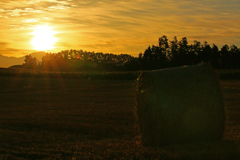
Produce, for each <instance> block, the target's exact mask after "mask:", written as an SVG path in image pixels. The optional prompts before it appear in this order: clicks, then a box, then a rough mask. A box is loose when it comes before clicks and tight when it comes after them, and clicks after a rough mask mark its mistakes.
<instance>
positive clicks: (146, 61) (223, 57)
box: [23, 36, 240, 71]
mask: <svg viewBox="0 0 240 160" xmlns="http://www.w3.org/2000/svg"><path fill="white" fill-rule="evenodd" d="M201 62H205V63H209V64H211V65H212V66H213V67H214V68H218V69H233V68H238V69H239V68H240V48H238V47H237V46H235V45H232V46H228V45H224V46H223V47H222V48H221V49H219V48H218V47H217V46H216V45H215V44H213V45H212V46H210V45H209V44H208V43H207V42H204V43H203V44H201V43H200V42H199V41H194V44H188V41H187V38H186V37H183V38H182V39H181V40H180V41H178V40H177V37H174V38H173V40H172V41H169V40H168V38H167V37H166V36H162V37H160V38H159V41H158V45H157V46H155V45H152V46H149V47H148V48H147V49H146V50H145V51H144V53H140V54H139V57H133V56H131V55H128V54H121V55H115V54H109V53H105V54H104V53H94V52H87V51H83V50H64V51H61V52H58V53H46V54H45V55H44V56H43V58H42V62H39V61H38V60H37V59H36V58H34V57H32V56H31V55H27V56H26V57H25V63H24V65H23V67H24V68H29V69H41V70H49V71H136V70H152V69H160V68H167V67H176V66H183V65H194V64H199V63H201Z"/></svg>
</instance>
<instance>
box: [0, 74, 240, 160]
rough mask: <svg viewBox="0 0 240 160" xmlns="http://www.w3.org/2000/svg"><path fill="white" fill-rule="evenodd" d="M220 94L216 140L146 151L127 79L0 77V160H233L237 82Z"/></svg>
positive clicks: (239, 114)
mask: <svg viewBox="0 0 240 160" xmlns="http://www.w3.org/2000/svg"><path fill="white" fill-rule="evenodd" d="M221 86H222V91H223V97H224V102H225V110H226V125H225V128H226V129H225V133H224V137H223V140H221V141H218V142H211V143H197V144H182V145H171V146H165V147H157V148H151V147H144V146H142V144H141V134H140V132H139V127H138V120H137V115H136V101H135V98H136V97H135V96H136V80H134V79H129V80H124V78H122V80H116V79H115V80H113V79H112V80H111V79H92V78H83V79H79V78H76V77H70V78H66V77H65V78H60V77H50V78H49V77H46V76H39V77H37V76H30V77H28V76H17V75H15V76H12V75H11V76H6V75H4V76H0V159H3V160H8V159H9V160H10V159H16V160H20V159H54V160H55V159H69V160H70V159H71V160H75V159H163V160H164V159H179V160H180V159H216V160H217V159H239V158H240V144H239V142H240V98H239V97H240V80H222V81H221Z"/></svg>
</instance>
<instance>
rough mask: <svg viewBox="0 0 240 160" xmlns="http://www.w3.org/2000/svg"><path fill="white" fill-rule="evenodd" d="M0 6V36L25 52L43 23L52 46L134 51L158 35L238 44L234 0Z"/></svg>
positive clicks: (57, 0)
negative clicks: (53, 31)
mask: <svg viewBox="0 0 240 160" xmlns="http://www.w3.org/2000/svg"><path fill="white" fill-rule="evenodd" d="M0 6H3V7H1V9H0V29H1V33H0V35H1V36H2V37H3V38H2V40H3V41H4V43H8V44H9V46H11V48H16V49H20V50H21V49H22V50H25V51H26V50H32V49H31V46H29V41H31V38H32V37H31V36H30V35H29V33H30V32H31V30H32V28H33V27H34V26H37V25H42V24H46V23H47V24H49V25H51V26H53V27H54V28H55V29H56V30H57V31H58V32H59V34H57V35H56V36H58V38H59V42H58V44H56V46H57V48H56V49H55V51H60V50H63V49H71V48H72V49H84V50H89V51H102V52H110V53H111V52H112V53H128V54H132V55H135V56H137V55H138V53H140V52H143V51H144V50H145V49H146V47H147V46H148V45H151V44H156V43H157V39H158V37H160V36H162V35H167V36H168V37H169V39H171V38H172V37H173V36H178V37H180V38H181V37H183V36H186V37H187V38H188V39H189V41H190V42H193V40H199V41H208V42H209V43H215V44H217V45H223V44H225V43H228V44H235V45H237V46H240V31H239V28H240V22H239V19H240V14H239V8H240V2H239V0H229V1H224V0H218V1H207V0H196V1H189V0H183V1H177V0H161V1H159V0H116V1H110V0H102V1H96V0H88V1H85V0H48V1H47V0H34V1H33V0H32V1H31V0H30V1H22V0H21V1H20V0H16V1H11V0H3V1H1V2H0ZM16 36H17V37H18V38H15V37H16ZM16 40H17V41H16ZM23 46H25V48H24V47H23ZM28 47H30V48H28ZM0 54H1V53H0ZM2 54H4V53H2ZM23 54H26V53H23Z"/></svg>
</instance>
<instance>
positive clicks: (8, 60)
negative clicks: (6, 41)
mask: <svg viewBox="0 0 240 160" xmlns="http://www.w3.org/2000/svg"><path fill="white" fill-rule="evenodd" d="M44 54H45V52H34V53H32V54H31V55H32V56H33V57H36V58H37V59H38V60H39V61H42V57H43V55H44ZM24 60H25V56H23V57H19V58H17V57H8V56H3V55H1V54H0V67H2V68H8V67H10V66H13V65H22V64H23V63H24Z"/></svg>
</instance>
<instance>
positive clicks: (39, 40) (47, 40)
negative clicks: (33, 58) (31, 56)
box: [31, 25, 57, 51]
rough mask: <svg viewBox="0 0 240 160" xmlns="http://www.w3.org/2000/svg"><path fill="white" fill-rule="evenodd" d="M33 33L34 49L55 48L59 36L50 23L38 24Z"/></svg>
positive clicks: (32, 42)
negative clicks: (56, 35)
mask: <svg viewBox="0 0 240 160" xmlns="http://www.w3.org/2000/svg"><path fill="white" fill-rule="evenodd" d="M31 34H32V35H33V36H34V37H33V39H32V41H31V44H32V46H33V48H34V49H36V50H41V51H44V50H51V49H54V44H55V43H56V42H57V38H56V37H54V35H55V34H56V32H55V31H54V30H53V28H52V27H50V26H48V25H42V26H37V27H35V28H34V32H32V33H31Z"/></svg>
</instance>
